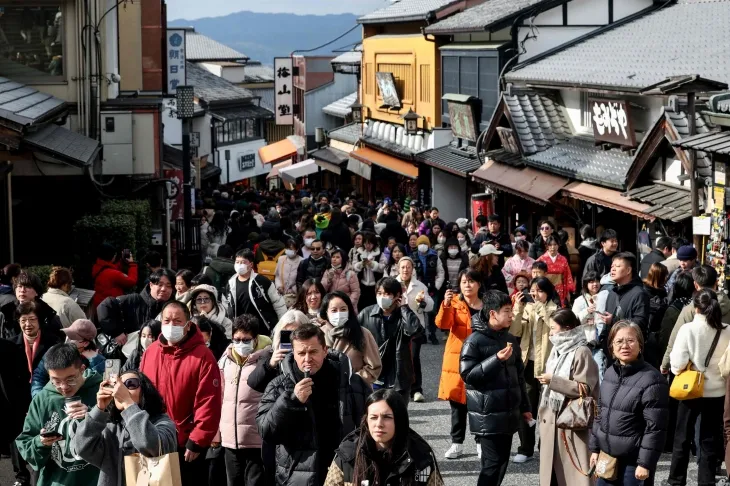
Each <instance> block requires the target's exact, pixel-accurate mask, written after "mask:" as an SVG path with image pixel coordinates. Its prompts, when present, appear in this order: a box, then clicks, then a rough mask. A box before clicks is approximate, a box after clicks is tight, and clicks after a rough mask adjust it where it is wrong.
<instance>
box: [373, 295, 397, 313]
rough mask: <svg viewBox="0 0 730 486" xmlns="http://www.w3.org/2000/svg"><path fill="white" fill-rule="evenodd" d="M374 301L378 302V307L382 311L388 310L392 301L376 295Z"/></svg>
mask: <svg viewBox="0 0 730 486" xmlns="http://www.w3.org/2000/svg"><path fill="white" fill-rule="evenodd" d="M376 300H377V301H378V306H380V308H381V309H383V310H388V309H390V307H391V306H392V305H393V299H392V298H390V297H383V296H382V295H378V296H377V297H376Z"/></svg>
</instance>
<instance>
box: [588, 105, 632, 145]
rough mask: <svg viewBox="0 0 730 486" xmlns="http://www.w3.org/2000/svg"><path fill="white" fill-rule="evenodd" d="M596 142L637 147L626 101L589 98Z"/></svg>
mask: <svg viewBox="0 0 730 486" xmlns="http://www.w3.org/2000/svg"><path fill="white" fill-rule="evenodd" d="M588 106H589V107H590V111H591V121H592V124H593V137H594V138H595V139H596V141H601V142H610V143H615V144H618V145H622V146H625V147H635V146H636V134H635V133H634V128H633V127H632V125H631V118H630V116H629V106H628V104H627V103H626V101H624V100H607V99H597V98H588Z"/></svg>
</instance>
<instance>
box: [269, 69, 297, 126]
mask: <svg viewBox="0 0 730 486" xmlns="http://www.w3.org/2000/svg"><path fill="white" fill-rule="evenodd" d="M292 71H293V70H292V58H291V57H276V58H274V94H275V95H276V103H275V104H276V106H275V111H276V124H277V125H293V124H294V101H293V100H294V97H293V95H292V90H293V89H294V87H293V86H292V84H293V82H294V76H293V75H292Z"/></svg>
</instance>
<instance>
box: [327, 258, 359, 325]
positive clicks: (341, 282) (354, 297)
mask: <svg viewBox="0 0 730 486" xmlns="http://www.w3.org/2000/svg"><path fill="white" fill-rule="evenodd" d="M322 287H324V290H325V291H326V292H334V291H335V290H340V291H342V292H344V293H346V294H347V296H348V297H349V298H350V300H351V301H352V305H353V307H355V312H357V302H358V300H360V282H359V281H358V279H357V273H356V272H355V271H354V270H353V269H352V268H351V266H350V262H348V261H347V252H346V251H345V250H343V249H341V248H336V249H335V250H333V251H332V253H330V267H329V268H328V269H327V270H325V271H324V275H322Z"/></svg>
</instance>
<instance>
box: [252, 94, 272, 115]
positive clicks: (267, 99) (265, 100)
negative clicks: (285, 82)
mask: <svg viewBox="0 0 730 486" xmlns="http://www.w3.org/2000/svg"><path fill="white" fill-rule="evenodd" d="M250 91H251V92H252V93H253V95H254V96H260V97H261V106H262V107H264V108H266V109H267V110H269V111H272V112H273V111H274V106H276V98H275V96H274V88H251V90H250Z"/></svg>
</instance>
